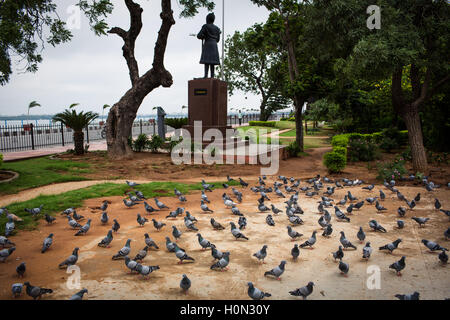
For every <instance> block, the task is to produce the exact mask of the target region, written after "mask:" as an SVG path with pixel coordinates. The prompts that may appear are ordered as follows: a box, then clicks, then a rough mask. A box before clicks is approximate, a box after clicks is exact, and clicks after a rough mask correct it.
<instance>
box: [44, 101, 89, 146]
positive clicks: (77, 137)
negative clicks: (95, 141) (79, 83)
mask: <svg viewBox="0 0 450 320" xmlns="http://www.w3.org/2000/svg"><path fill="white" fill-rule="evenodd" d="M72 106H73V105H72ZM72 106H71V108H72ZM71 108H69V109H71ZM69 109H66V110H64V112H61V113H57V114H55V115H54V116H53V121H54V122H57V121H60V122H61V123H63V124H64V125H66V126H67V127H69V128H71V129H72V130H73V142H74V145H75V154H77V155H82V154H83V153H84V147H83V143H84V132H83V129H84V128H85V127H86V126H87V125H89V124H90V123H91V122H92V121H93V120H95V119H97V118H98V113H93V112H91V111H88V112H86V113H84V112H83V111H81V112H79V113H77V111H76V110H69Z"/></svg>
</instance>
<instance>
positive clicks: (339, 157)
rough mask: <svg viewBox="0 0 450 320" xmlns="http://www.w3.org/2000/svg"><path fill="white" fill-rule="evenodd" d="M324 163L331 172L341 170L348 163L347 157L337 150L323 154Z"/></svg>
mask: <svg viewBox="0 0 450 320" xmlns="http://www.w3.org/2000/svg"><path fill="white" fill-rule="evenodd" d="M323 164H324V165H325V166H326V167H327V168H328V171H329V172H330V173H337V172H341V171H342V170H343V169H344V168H345V166H346V165H347V159H346V157H345V156H344V155H343V154H342V153H340V152H336V151H331V152H327V153H325V155H324V156H323Z"/></svg>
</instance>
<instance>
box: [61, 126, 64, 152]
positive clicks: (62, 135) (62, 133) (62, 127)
mask: <svg viewBox="0 0 450 320" xmlns="http://www.w3.org/2000/svg"><path fill="white" fill-rule="evenodd" d="M61 141H62V145H63V147H64V126H63V123H62V122H61Z"/></svg>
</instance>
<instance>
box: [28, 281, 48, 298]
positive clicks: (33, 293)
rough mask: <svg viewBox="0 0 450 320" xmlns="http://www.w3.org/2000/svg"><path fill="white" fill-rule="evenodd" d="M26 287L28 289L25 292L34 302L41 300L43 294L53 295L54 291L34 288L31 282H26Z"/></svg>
mask: <svg viewBox="0 0 450 320" xmlns="http://www.w3.org/2000/svg"><path fill="white" fill-rule="evenodd" d="M24 285H25V287H26V290H25V291H26V293H27V295H29V296H30V297H32V298H33V299H34V300H36V299H37V298H39V299H40V298H41V296H42V295H43V294H47V293H53V290H52V289H46V288H40V287H36V286H32V285H31V284H30V283H29V282H25V283H24Z"/></svg>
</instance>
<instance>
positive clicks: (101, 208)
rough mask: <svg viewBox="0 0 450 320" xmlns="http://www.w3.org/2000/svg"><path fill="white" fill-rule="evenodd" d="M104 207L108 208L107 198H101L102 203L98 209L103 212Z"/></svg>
mask: <svg viewBox="0 0 450 320" xmlns="http://www.w3.org/2000/svg"><path fill="white" fill-rule="evenodd" d="M106 209H108V200H103V202H102V205H101V206H100V210H102V211H103V212H104V211H106Z"/></svg>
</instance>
